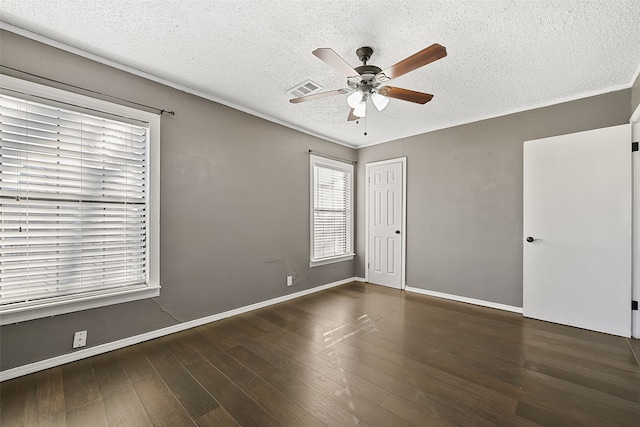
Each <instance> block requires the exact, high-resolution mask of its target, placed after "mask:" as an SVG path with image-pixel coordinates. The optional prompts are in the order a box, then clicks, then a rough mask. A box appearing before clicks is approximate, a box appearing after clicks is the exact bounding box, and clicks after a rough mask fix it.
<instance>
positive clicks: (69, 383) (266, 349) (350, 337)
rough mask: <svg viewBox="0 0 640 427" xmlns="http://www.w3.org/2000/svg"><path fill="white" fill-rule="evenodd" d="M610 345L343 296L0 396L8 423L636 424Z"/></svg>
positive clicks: (116, 354) (394, 296)
mask: <svg viewBox="0 0 640 427" xmlns="http://www.w3.org/2000/svg"><path fill="white" fill-rule="evenodd" d="M635 342H636V341H631V342H630V341H627V339H625V338H622V337H615V336H611V335H607V334H601V333H597V332H592V331H585V330H581V329H577V328H573V327H567V326H563V325H558V324H553V323H549V322H543V321H539V320H535V319H528V318H524V317H523V316H522V315H519V314H516V313H511V312H506V311H500V310H495V309H491V308H487V307H479V306H474V305H471V304H464V303H459V302H455V301H450V300H443V299H438V298H434V297H429V296H425V295H419V294H414V293H407V292H403V291H399V290H396V289H392V288H387V287H381V286H375V285H371V284H365V283H350V284H346V285H343V286H340V287H335V288H332V289H328V290H325V291H322V292H318V293H316V294H311V295H307V296H304V297H301V298H297V299H295V300H291V301H287V302H285V303H282V304H277V305H273V306H269V307H264V308H262V309H259V310H256V311H253V312H248V313H244V314H242V315H239V316H234V317H230V318H226V319H224V320H221V321H217V322H213V323H211V324H207V325H203V326H199V327H197V328H194V329H191V330H187V331H183V332H179V333H175V334H172V335H168V336H165V337H162V338H159V339H156V340H153V341H149V342H145V343H141V344H137V345H134V346H130V347H127V348H123V349H119V350H116V351H113V352H111V353H106V354H102V355H99V356H95V357H91V358H89V359H85V360H80V361H77V362H73V363H70V364H67V365H64V366H62V367H57V368H53V369H49V370H46V371H41V372H37V373H34V374H31V375H27V376H25V377H21V378H16V379H13V380H9V381H5V382H3V383H2V384H0V424H1V425H2V427H5V426H11V427H13V426H34V425H37V426H43V425H45V426H65V425H68V426H91V427H93V426H100V425H109V426H136V425H141V426H150V425H158V426H161V425H168V426H183V425H194V424H196V425H198V426H225V427H227V426H232V427H233V426H265V425H267V426H269V425H272V426H279V425H282V426H295V427H299V426H305V427H320V426H322V425H329V426H360V427H377V426H385V427H387V426H394V427H395V426H402V425H414V426H449V425H455V426H467V425H468V426H485V425H486V426H489V425H491V426H509V427H514V426H515V427H533V426H536V425H551V426H553V425H562V426H571V425H581V426H598V427H601V426H622V427H626V426H629V427H631V426H633V427H636V426H637V425H639V424H638V420H640V365H639V364H638V363H637V361H636V360H635V358H634V357H633V354H632V352H631V350H630V344H631V345H633V344H635Z"/></svg>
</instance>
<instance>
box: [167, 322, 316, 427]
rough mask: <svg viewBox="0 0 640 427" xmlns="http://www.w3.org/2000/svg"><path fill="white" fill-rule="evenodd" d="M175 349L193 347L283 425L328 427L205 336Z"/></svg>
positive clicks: (184, 341)
mask: <svg viewBox="0 0 640 427" xmlns="http://www.w3.org/2000/svg"><path fill="white" fill-rule="evenodd" d="M175 345H177V346H180V347H182V348H183V347H184V346H185V345H190V346H191V347H193V348H194V349H195V350H196V351H197V352H198V353H199V354H201V355H202V356H203V357H204V358H205V359H206V360H208V361H209V362H210V363H211V364H212V365H214V366H216V368H217V369H219V370H220V371H221V372H224V374H225V376H227V377H228V378H229V380H231V381H232V382H233V383H234V384H236V385H237V386H238V387H239V388H240V389H241V390H242V391H244V392H245V393H246V394H247V395H248V396H249V397H251V398H252V399H253V400H255V401H256V403H258V404H259V405H260V406H262V407H263V408H264V409H265V410H266V411H267V412H269V414H271V415H272V416H273V417H274V418H276V419H277V420H279V421H280V422H281V423H282V424H285V425H300V426H309V427H314V426H318V427H319V426H321V425H324V424H323V423H321V422H320V420H318V419H317V418H315V417H314V416H313V415H311V414H310V413H309V412H307V411H306V410H304V409H303V408H302V407H300V406H299V405H298V404H296V403H295V402H293V401H292V400H291V399H289V398H288V397H287V396H285V395H284V394H283V393H282V392H280V391H279V390H278V389H276V388H275V387H274V386H272V385H271V384H269V383H267V382H266V381H264V380H263V379H262V378H261V377H260V376H258V375H256V374H255V373H254V372H252V371H251V370H250V369H248V368H247V367H246V366H244V365H243V364H242V363H240V362H239V361H237V360H236V359H234V358H233V357H231V356H230V355H229V354H227V353H226V352H225V351H223V350H221V349H220V348H218V347H216V346H215V344H214V343H212V342H210V341H209V339H208V337H207V336H206V335H205V334H203V333H198V334H185V336H184V338H183V339H181V340H180V341H177V342H176V343H175ZM170 348H172V347H170Z"/></svg>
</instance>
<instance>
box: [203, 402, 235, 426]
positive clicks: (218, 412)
mask: <svg viewBox="0 0 640 427" xmlns="http://www.w3.org/2000/svg"><path fill="white" fill-rule="evenodd" d="M196 422H197V424H198V426H199V427H240V424H238V422H237V421H236V420H235V419H234V418H233V417H232V416H231V414H229V413H228V412H227V410H226V409H224V408H223V407H222V406H219V407H217V408H216V409H214V410H213V411H211V412H207V413H206V414H204V415H203V416H201V417H200V418H198V419H197V420H196Z"/></svg>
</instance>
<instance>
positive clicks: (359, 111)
mask: <svg viewBox="0 0 640 427" xmlns="http://www.w3.org/2000/svg"><path fill="white" fill-rule="evenodd" d="M366 111H367V103H366V102H364V101H360V103H359V104H358V105H356V106H355V107H353V115H354V116H358V117H364V115H365V113H366Z"/></svg>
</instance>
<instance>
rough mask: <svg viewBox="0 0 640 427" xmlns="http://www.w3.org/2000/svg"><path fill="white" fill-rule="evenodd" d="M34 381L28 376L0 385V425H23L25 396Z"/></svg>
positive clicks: (31, 376) (32, 377)
mask: <svg viewBox="0 0 640 427" xmlns="http://www.w3.org/2000/svg"><path fill="white" fill-rule="evenodd" d="M34 380H35V379H34V376H33V375H29V376H24V377H18V378H14V379H12V380H8V381H4V382H1V383H0V425H3V426H22V425H24V417H25V410H26V401H27V396H28V395H29V390H30V389H31V387H32V382H33V381H34Z"/></svg>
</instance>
